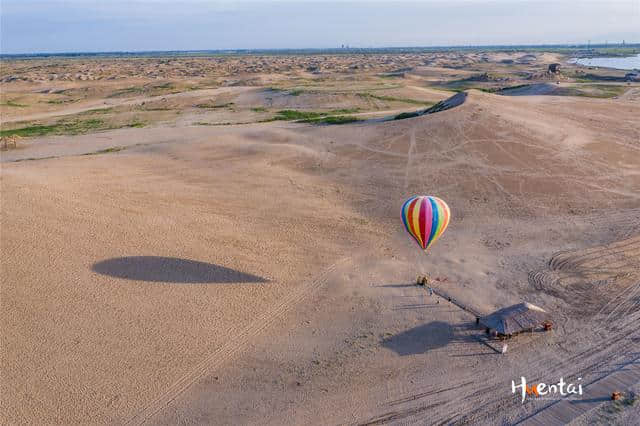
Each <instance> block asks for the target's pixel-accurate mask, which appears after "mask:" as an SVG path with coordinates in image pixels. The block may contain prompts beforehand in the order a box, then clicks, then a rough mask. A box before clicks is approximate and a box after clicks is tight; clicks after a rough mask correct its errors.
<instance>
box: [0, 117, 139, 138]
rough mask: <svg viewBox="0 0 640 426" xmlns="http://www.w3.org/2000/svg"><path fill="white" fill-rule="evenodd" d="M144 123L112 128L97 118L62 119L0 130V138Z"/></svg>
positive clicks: (92, 129)
mask: <svg viewBox="0 0 640 426" xmlns="http://www.w3.org/2000/svg"><path fill="white" fill-rule="evenodd" d="M145 125H146V123H144V122H141V121H137V120H136V121H133V122H131V123H127V124H124V125H121V126H112V125H109V124H107V123H106V122H105V121H104V120H102V119H99V118H89V119H86V120H82V119H78V118H75V119H64V120H60V121H57V122H55V123H53V124H37V123H36V124H31V125H29V126H25V127H19V128H16V129H8V130H0V137H4V136H20V137H36V136H46V135H80V134H85V133H90V132H96V131H101V130H111V129H117V128H120V127H144V126H145Z"/></svg>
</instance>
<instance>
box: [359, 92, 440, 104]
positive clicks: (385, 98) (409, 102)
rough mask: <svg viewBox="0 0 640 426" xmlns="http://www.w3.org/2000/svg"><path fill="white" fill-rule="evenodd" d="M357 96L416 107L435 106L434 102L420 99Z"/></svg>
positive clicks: (367, 94)
mask: <svg viewBox="0 0 640 426" xmlns="http://www.w3.org/2000/svg"><path fill="white" fill-rule="evenodd" d="M357 95H358V96H360V97H363V98H371V99H377V100H379V101H387V102H402V103H405V104H414V105H433V102H427V101H421V100H418V99H410V98H396V97H394V96H381V95H374V94H372V93H358V94H357Z"/></svg>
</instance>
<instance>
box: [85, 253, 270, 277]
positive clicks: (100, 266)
mask: <svg viewBox="0 0 640 426" xmlns="http://www.w3.org/2000/svg"><path fill="white" fill-rule="evenodd" d="M91 269H92V270H93V271H94V272H97V273H99V274H103V275H109V276H111V277H116V278H123V279H127V280H133V281H150V282H159V283H160V282H162V283H184V284H206V283H220V284H224V283H264V282H267V280H266V279H264V278H262V277H259V276H256V275H252V274H247V273H245V272H240V271H236V270H235V269H230V268H225V267H224V266H220V265H215V264H213V263H205V262H198V261H196V260H188V259H179V258H176V257H159V256H128V257H115V258H113V259H107V260H103V261H100V262H97V263H94V264H93V267H92V268H91Z"/></svg>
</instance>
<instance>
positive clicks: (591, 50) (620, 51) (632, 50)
mask: <svg viewBox="0 0 640 426" xmlns="http://www.w3.org/2000/svg"><path fill="white" fill-rule="evenodd" d="M472 50H488V51H514V50H525V51H527V50H528V51H546V52H548V51H556V52H558V53H567V54H571V55H578V54H580V55H582V57H590V56H601V57H602V56H611V57H616V56H632V55H635V54H638V53H640V43H632V44H624V45H623V44H591V45H575V44H546V45H478V46H425V47H368V48H354V47H351V48H305V49H218V50H166V51H164V50H153V51H131V52H127V51H112V52H40V53H0V60H6V59H41V58H50V57H54V58H94V57H96V58H100V57H107V58H127V57H149V58H153V57H184V56H187V57H189V56H255V55H264V56H267V55H340V54H407V53H414V54H415V53H434V52H451V51H472Z"/></svg>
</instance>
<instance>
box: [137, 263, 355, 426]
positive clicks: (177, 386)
mask: <svg viewBox="0 0 640 426" xmlns="http://www.w3.org/2000/svg"><path fill="white" fill-rule="evenodd" d="M350 260H351V258H350V257H345V258H343V259H340V260H338V261H337V262H335V263H334V264H332V265H330V266H329V267H327V268H326V269H325V270H324V271H323V272H322V273H321V274H320V275H318V276H317V277H316V278H315V279H313V280H310V281H308V282H307V283H306V284H303V285H302V286H300V287H299V288H298V289H297V290H295V291H293V292H291V293H289V295H288V296H285V297H284V299H283V300H282V301H281V302H280V303H279V304H278V305H277V306H276V307H275V308H273V309H271V310H269V311H267V312H265V313H263V314H262V315H260V316H258V318H257V319H256V320H255V321H253V322H252V323H251V324H249V325H248V326H247V327H245V328H244V329H243V330H242V331H241V332H240V333H238V334H237V335H236V336H235V339H232V340H230V341H229V342H228V343H227V344H225V345H222V346H221V347H220V348H218V349H217V350H215V351H214V352H212V353H211V354H209V356H207V357H206V358H205V359H204V360H202V361H201V362H200V363H199V364H197V365H196V367H195V368H194V369H192V370H191V371H190V372H188V373H187V374H185V375H183V376H182V377H180V378H179V379H178V380H177V381H176V382H174V383H173V384H172V385H171V386H169V388H167V390H166V391H165V392H163V393H162V394H161V395H160V396H158V397H157V398H155V399H154V400H153V401H151V402H150V403H149V404H148V405H147V406H146V407H144V408H143V409H142V410H141V411H140V412H138V413H137V414H135V415H134V416H133V417H131V418H130V419H129V420H127V421H126V422H125V424H127V425H141V424H144V423H146V422H147V421H149V420H150V419H151V418H152V417H153V416H154V415H156V414H157V413H159V412H160V411H162V410H163V409H164V408H166V407H167V406H169V404H171V402H173V401H174V400H175V399H176V398H177V397H179V396H180V395H181V394H182V393H184V392H185V391H186V390H187V389H188V388H189V387H190V386H191V385H193V384H194V383H196V382H197V381H198V380H199V379H201V378H202V377H203V376H204V375H205V374H207V373H208V372H211V371H213V370H215V369H217V368H220V367H221V366H222V365H223V364H224V363H225V362H226V361H228V360H229V359H230V358H231V357H233V356H234V355H236V354H237V353H238V352H240V351H241V350H242V349H243V348H244V347H245V346H246V344H247V342H248V341H249V340H250V339H251V338H253V337H255V336H257V335H258V334H260V332H262V331H263V330H265V329H266V328H267V327H269V326H270V325H271V324H273V323H274V322H275V321H276V320H278V319H279V318H280V317H281V316H282V315H283V314H284V313H285V312H286V311H287V310H288V309H289V308H290V307H292V306H293V305H294V304H296V303H299V302H301V301H302V300H303V299H304V298H306V297H308V296H310V295H312V294H314V293H316V292H317V291H318V290H320V289H321V288H322V287H324V285H326V283H327V281H328V279H329V276H330V275H331V273H333V272H334V271H335V270H336V269H337V268H338V267H339V266H341V265H343V264H346V263H348V262H349V261H350Z"/></svg>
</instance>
